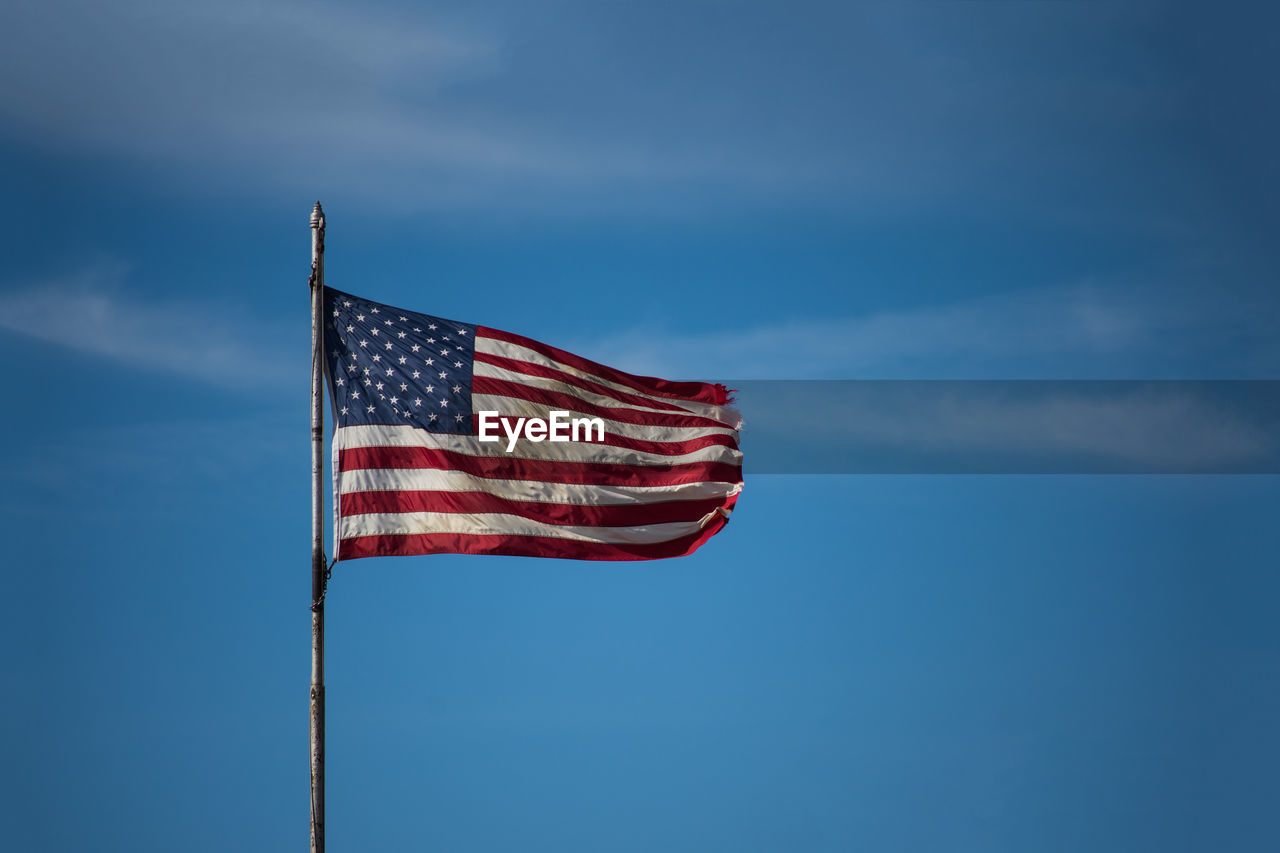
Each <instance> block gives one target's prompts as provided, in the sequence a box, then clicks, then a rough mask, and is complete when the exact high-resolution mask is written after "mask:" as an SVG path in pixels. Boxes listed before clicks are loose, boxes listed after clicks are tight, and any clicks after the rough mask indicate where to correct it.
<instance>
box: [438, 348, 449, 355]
mask: <svg viewBox="0 0 1280 853" xmlns="http://www.w3.org/2000/svg"><path fill="white" fill-rule="evenodd" d="M440 354H441V355H448V354H449V351H448V350H447V349H442V350H440Z"/></svg>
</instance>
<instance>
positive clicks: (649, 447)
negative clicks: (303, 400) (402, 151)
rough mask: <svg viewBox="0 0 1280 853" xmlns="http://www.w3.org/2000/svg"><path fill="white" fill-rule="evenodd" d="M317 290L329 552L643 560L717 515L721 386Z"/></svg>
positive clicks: (732, 443) (723, 468)
mask: <svg viewBox="0 0 1280 853" xmlns="http://www.w3.org/2000/svg"><path fill="white" fill-rule="evenodd" d="M324 294H325V320H326V327H325V349H326V353H325V355H326V360H325V363H326V374H327V378H328V384H329V394H330V399H331V401H332V402H333V408H334V420H335V423H336V429H335V431H334V438H333V456H334V505H335V513H336V520H335V538H336V539H337V555H338V559H340V560H348V559H353V558H356V557H374V556H383V555H391V554H439V553H457V554H508V555H517V556H530V557H562V558H568V559H577V560H648V559H656V558H661V557H677V556H681V555H683V554H688V553H690V552H692V551H694V550H695V549H697V548H698V547H699V546H700V545H702V543H704V542H705V541H707V540H708V539H709V538H711V536H713V535H714V534H715V533H716V532H718V531H719V530H720V529H721V528H722V527H724V525H725V523H726V522H727V520H728V518H729V513H730V511H731V510H732V508H733V505H734V502H735V501H736V500H737V497H738V493H739V492H740V491H741V490H742V453H741V451H739V450H738V427H739V426H740V419H739V417H738V414H737V412H736V411H735V410H734V409H732V408H729V407H728V404H729V396H728V392H727V391H726V389H725V388H724V386H722V385H711V384H706V383H702V382H668V381H665V380H662V379H654V378H651V377H644V376H633V375H631V374H628V373H623V372H622V371H619V370H614V369H612V368H609V367H605V366H604V365H602V364H597V363H595V362H593V361H588V360H587V359H585V358H580V357H578V356H576V355H573V354H571V353H568V352H565V351H564V350H560V349H556V348H555V347H550V346H547V345H545V344H542V343H539V342H537V341H534V340H530V339H528V338H524V337H521V336H519V335H512V334H509V333H507V332H500V331H497V330H496V329H489V328H486V327H484V326H476V325H472V324H469V323H458V322H455V321H452V320H445V319H442V318H440V317H432V316H429V315H426V314H420V313H416V312H412V311H405V310H403V309H399V308H392V307H390V306H387V305H381V304H379V303H376V302H370V301H369V300H367V299H361V298H359V297H356V296H352V295H350V294H347V293H342V292H341V291H337V290H333V289H332V288H327V287H326V288H325V291H324Z"/></svg>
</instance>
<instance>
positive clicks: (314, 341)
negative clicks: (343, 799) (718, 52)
mask: <svg viewBox="0 0 1280 853" xmlns="http://www.w3.org/2000/svg"><path fill="white" fill-rule="evenodd" d="M323 305H324V210H323V209H321V207H320V202H318V201H317V202H316V206H315V209H314V210H312V211H311V853H324V591H325V574H326V571H325V568H326V567H325V560H324V542H323V541H322V539H323V536H324V519H323V518H322V517H321V511H322V509H323V503H322V501H321V498H320V487H321V479H322V476H323V474H322V463H321V460H322V458H323V453H322V448H321V445H322V444H323V443H324V411H323V410H322V409H321V407H320V405H321V397H322V395H323V390H322V387H321V382H322V377H321V361H320V360H321V358H323V357H324V326H323V325H322V322H323V321H322V318H321V316H320V315H321V313H322V312H323V310H324V308H323Z"/></svg>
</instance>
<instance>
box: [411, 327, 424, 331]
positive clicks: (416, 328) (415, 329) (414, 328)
mask: <svg viewBox="0 0 1280 853" xmlns="http://www.w3.org/2000/svg"><path fill="white" fill-rule="evenodd" d="M413 330H414V331H415V332H421V331H422V330H421V329H419V328H418V327H417V326H414V327H413Z"/></svg>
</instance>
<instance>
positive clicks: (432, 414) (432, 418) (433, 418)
mask: <svg viewBox="0 0 1280 853" xmlns="http://www.w3.org/2000/svg"><path fill="white" fill-rule="evenodd" d="M435 419H436V413H435V412H432V413H431V420H433V421H434V420H435Z"/></svg>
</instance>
